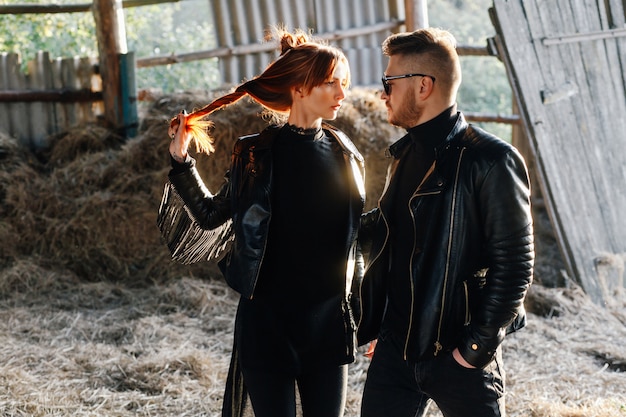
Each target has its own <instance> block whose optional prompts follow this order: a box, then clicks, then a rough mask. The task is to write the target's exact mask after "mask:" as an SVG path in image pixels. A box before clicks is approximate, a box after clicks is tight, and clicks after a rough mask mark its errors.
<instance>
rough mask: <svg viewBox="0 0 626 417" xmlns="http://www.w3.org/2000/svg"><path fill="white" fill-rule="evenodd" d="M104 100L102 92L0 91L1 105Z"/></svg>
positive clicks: (65, 90)
mask: <svg viewBox="0 0 626 417" xmlns="http://www.w3.org/2000/svg"><path fill="white" fill-rule="evenodd" d="M100 100H102V92H100V91H91V90H88V89H82V90H68V89H59V90H32V91H29V90H0V103H25V102H28V103H32V102H55V103H77V102H78V103H84V102H90V101H100Z"/></svg>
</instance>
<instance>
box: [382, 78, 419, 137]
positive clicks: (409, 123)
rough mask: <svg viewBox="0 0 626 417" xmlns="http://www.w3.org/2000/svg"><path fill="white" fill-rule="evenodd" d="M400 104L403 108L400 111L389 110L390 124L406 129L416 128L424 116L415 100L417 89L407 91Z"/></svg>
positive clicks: (400, 107)
mask: <svg viewBox="0 0 626 417" xmlns="http://www.w3.org/2000/svg"><path fill="white" fill-rule="evenodd" d="M399 102H400V103H401V106H399V108H398V109H396V108H393V109H391V108H390V107H388V108H387V115H388V118H389V123H391V124H392V125H394V126H397V127H401V128H404V129H409V128H411V127H414V126H415V125H416V123H417V120H419V118H420V116H421V115H422V108H421V106H420V105H419V104H418V103H417V100H416V99H415V89H414V88H409V89H407V90H405V92H404V95H403V97H402V100H399Z"/></svg>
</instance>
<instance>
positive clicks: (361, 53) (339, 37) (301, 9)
mask: <svg viewBox="0 0 626 417" xmlns="http://www.w3.org/2000/svg"><path fill="white" fill-rule="evenodd" d="M209 1H210V4H211V7H212V10H213V12H214V13H213V15H214V19H215V30H216V39H217V42H218V45H217V47H218V48H220V47H228V48H232V47H234V46H240V45H253V44H258V43H262V42H263V38H264V35H265V31H266V30H267V29H268V28H269V27H270V26H271V25H276V24H284V25H285V26H286V27H287V28H289V29H295V28H301V29H305V30H306V29H311V30H312V32H313V34H314V35H315V36H319V37H327V38H330V39H332V40H331V41H330V43H331V44H333V45H336V46H338V47H340V48H341V49H342V50H343V51H344V52H345V53H346V55H347V57H348V60H349V61H350V65H351V66H352V68H353V69H354V68H358V71H354V70H353V71H352V76H353V85H361V86H366V85H377V84H379V83H380V77H381V75H382V73H383V71H384V69H385V66H386V64H387V63H386V58H385V57H383V56H382V54H381V52H380V44H381V43H382V41H383V40H384V39H385V38H386V37H387V36H388V35H389V34H390V33H392V32H396V31H397V30H399V29H400V25H401V24H402V23H403V22H404V1H403V0H340V1H337V0H209ZM392 29H393V30H392ZM276 56H277V55H276V51H270V52H256V53H253V54H247V55H233V56H229V57H224V58H220V64H219V65H220V73H221V76H222V83H223V84H238V83H240V82H241V81H242V80H245V79H249V78H252V77H253V76H255V75H257V74H259V73H260V72H262V71H263V69H265V67H266V66H267V65H268V64H269V63H270V62H271V61H272V60H273V59H275V58H276Z"/></svg>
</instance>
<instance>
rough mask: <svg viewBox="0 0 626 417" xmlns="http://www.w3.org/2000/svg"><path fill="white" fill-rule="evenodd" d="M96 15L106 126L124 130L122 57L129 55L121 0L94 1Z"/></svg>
mask: <svg viewBox="0 0 626 417" xmlns="http://www.w3.org/2000/svg"><path fill="white" fill-rule="evenodd" d="M92 7H93V10H92V11H93V16H94V20H95V23H96V34H97V38H98V54H99V61H100V76H101V77H102V98H103V101H104V121H105V124H106V125H107V127H110V128H113V129H120V128H123V127H124V125H125V122H124V111H123V108H122V107H123V105H122V97H123V93H122V82H121V75H120V73H121V70H120V55H121V54H126V53H127V46H126V29H125V26H124V14H123V13H124V12H123V9H122V1H121V0H94V2H93V6H92Z"/></svg>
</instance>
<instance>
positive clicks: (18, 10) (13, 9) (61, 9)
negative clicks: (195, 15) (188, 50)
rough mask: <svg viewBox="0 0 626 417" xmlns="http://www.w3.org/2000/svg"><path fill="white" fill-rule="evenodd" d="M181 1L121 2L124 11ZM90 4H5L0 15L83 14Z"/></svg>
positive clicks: (130, 0) (1, 7)
mask: <svg viewBox="0 0 626 417" xmlns="http://www.w3.org/2000/svg"><path fill="white" fill-rule="evenodd" d="M179 1H181V0H126V1H123V2H122V7H123V8H124V9H126V8H130V7H140V6H150V5H154V4H163V3H178V2H179ZM91 6H92V4H91V3H87V4H7V5H0V14H44V13H50V14H54V13H84V12H90V11H91Z"/></svg>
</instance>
